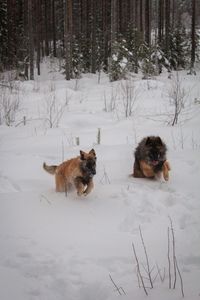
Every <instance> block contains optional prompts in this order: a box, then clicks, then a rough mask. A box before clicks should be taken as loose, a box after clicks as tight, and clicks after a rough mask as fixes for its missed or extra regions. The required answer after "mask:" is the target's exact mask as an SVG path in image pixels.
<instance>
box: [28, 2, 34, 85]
mask: <svg viewBox="0 0 200 300" xmlns="http://www.w3.org/2000/svg"><path fill="white" fill-rule="evenodd" d="M28 16H29V18H28V19H29V21H28V33H29V64H30V80H34V41H33V9H32V0H28Z"/></svg>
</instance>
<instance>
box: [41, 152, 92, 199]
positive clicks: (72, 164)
mask: <svg viewBox="0 0 200 300" xmlns="http://www.w3.org/2000/svg"><path fill="white" fill-rule="evenodd" d="M43 168H44V170H45V171H47V172H48V173H50V174H55V181H56V192H66V193H67V191H68V190H69V188H70V187H71V186H72V185H74V186H75V188H76V190H77V194H78V195H79V196H80V195H83V194H84V195H87V194H89V193H90V192H91V190H92V189H93V187H94V183H93V176H94V175H95V174H96V153H95V151H94V149H92V150H90V152H89V153H86V152H84V151H80V156H77V157H75V158H72V159H69V160H67V161H64V162H63V163H62V164H60V165H59V166H47V165H46V163H43Z"/></svg>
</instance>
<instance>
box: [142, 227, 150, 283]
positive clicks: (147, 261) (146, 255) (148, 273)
mask: <svg viewBox="0 0 200 300" xmlns="http://www.w3.org/2000/svg"><path fill="white" fill-rule="evenodd" d="M139 231H140V238H141V241H142V245H143V248H144V253H145V257H146V264H147V270H146V272H147V275H148V278H149V282H150V285H151V288H153V281H152V278H151V273H152V271H153V269H152V270H150V266H149V258H148V254H147V250H146V246H145V243H144V239H143V236H142V230H141V227H140V226H139Z"/></svg>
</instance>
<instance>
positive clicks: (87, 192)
mask: <svg viewBox="0 0 200 300" xmlns="http://www.w3.org/2000/svg"><path fill="white" fill-rule="evenodd" d="M93 187H94V183H93V180H92V179H90V180H89V182H88V185H87V188H86V190H85V191H84V195H88V194H89V193H90V192H91V190H92V189H93Z"/></svg>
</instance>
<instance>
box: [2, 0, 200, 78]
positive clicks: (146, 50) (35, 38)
mask: <svg viewBox="0 0 200 300" xmlns="http://www.w3.org/2000/svg"><path fill="white" fill-rule="evenodd" d="M197 6H199V5H198V1H196V0H0V71H3V70H7V69H17V70H19V71H21V72H22V71H23V72H24V76H25V77H26V78H30V79H34V70H35V67H36V70H37V72H38V74H40V64H41V61H42V59H43V58H44V57H45V56H52V57H58V58H59V59H62V61H63V69H64V70H65V76H66V79H67V80H69V79H71V78H75V77H78V76H80V74H81V73H83V72H92V73H95V72H97V71H100V70H101V69H102V70H104V71H105V72H108V73H109V75H110V79H111V80H116V79H119V78H120V77H123V76H125V73H126V72H127V71H133V72H138V70H139V69H141V70H142V71H143V73H144V74H146V75H147V76H148V75H149V74H153V73H156V72H157V73H159V72H161V71H162V68H163V67H165V68H167V69H168V70H171V69H178V68H185V67H186V66H188V65H189V66H190V68H191V69H193V68H194V63H195V60H196V55H197V46H198V35H197V29H198V25H199V24H198V23H199V22H198V20H199V17H200V8H199V7H197ZM185 17H187V18H188V20H189V21H188V23H186V24H185V22H184V18H185Z"/></svg>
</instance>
